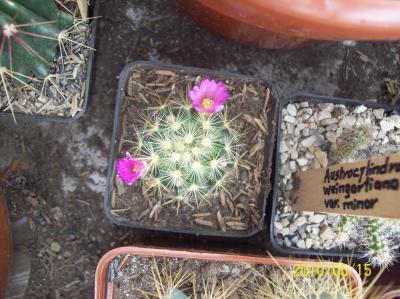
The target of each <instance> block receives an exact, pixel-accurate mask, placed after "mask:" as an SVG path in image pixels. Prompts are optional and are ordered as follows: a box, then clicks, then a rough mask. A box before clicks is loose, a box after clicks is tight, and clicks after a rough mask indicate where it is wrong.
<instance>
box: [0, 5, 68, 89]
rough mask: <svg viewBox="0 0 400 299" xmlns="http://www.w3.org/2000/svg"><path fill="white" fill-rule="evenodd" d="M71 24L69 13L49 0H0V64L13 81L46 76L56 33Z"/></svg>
mask: <svg viewBox="0 0 400 299" xmlns="http://www.w3.org/2000/svg"><path fill="white" fill-rule="evenodd" d="M72 24H73V16H72V15H70V14H67V13H64V12H62V11H60V10H59V9H58V8H57V6H56V5H55V3H54V1H53V0H29V1H26V0H3V1H0V26H2V40H1V47H0V66H1V67H2V68H5V69H8V70H10V71H11V73H13V75H14V76H17V77H16V78H17V81H22V82H25V81H27V79H28V77H30V76H32V75H36V76H39V77H46V76H47V75H49V73H50V63H51V62H52V61H53V60H54V59H55V57H56V53H57V46H58V38H59V34H60V33H61V32H62V30H64V29H65V28H67V27H69V26H71V25H72Z"/></svg>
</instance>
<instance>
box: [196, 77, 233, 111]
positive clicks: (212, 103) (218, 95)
mask: <svg viewBox="0 0 400 299" xmlns="http://www.w3.org/2000/svg"><path fill="white" fill-rule="evenodd" d="M189 97H190V99H191V100H192V106H193V108H194V109H196V110H197V111H199V112H204V113H208V114H214V113H217V112H220V111H221V110H222V109H223V107H224V103H225V101H226V100H227V99H228V98H229V92H228V90H227V89H226V87H225V84H224V83H222V82H215V81H214V80H208V79H204V80H201V82H200V86H194V87H193V89H192V90H191V91H189Z"/></svg>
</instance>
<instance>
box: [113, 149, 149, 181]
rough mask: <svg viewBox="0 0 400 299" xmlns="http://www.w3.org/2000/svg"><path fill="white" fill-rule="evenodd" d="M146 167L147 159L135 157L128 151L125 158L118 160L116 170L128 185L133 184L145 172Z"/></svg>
mask: <svg viewBox="0 0 400 299" xmlns="http://www.w3.org/2000/svg"><path fill="white" fill-rule="evenodd" d="M146 167H147V163H146V162H145V161H141V160H137V159H134V158H132V156H131V154H130V153H128V152H127V153H126V157H125V158H123V159H119V160H118V162H117V167H116V170H117V174H118V177H119V178H120V179H121V181H123V182H124V183H125V184H127V185H132V184H133V183H134V182H136V181H137V180H138V179H139V178H140V177H141V176H142V175H143V174H144V171H145V170H146Z"/></svg>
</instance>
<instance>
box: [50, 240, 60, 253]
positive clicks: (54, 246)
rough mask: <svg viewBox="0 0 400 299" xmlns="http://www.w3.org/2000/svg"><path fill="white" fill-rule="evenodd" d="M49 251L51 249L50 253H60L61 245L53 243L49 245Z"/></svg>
mask: <svg viewBox="0 0 400 299" xmlns="http://www.w3.org/2000/svg"><path fill="white" fill-rule="evenodd" d="M50 249H51V251H53V252H60V251H61V245H60V243H58V242H53V243H51V245H50Z"/></svg>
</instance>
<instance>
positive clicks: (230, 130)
mask: <svg viewBox="0 0 400 299" xmlns="http://www.w3.org/2000/svg"><path fill="white" fill-rule="evenodd" d="M206 77H208V78H212V79H214V80H217V81H220V82H224V84H225V86H226V88H227V90H229V94H230V100H229V101H228V102H227V103H226V104H225V107H226V109H225V110H224V111H223V112H221V113H220V114H219V115H215V116H213V118H211V120H212V122H213V123H215V124H213V125H212V127H213V129H212V130H215V128H217V127H219V128H222V129H223V128H224V126H226V127H227V128H226V129H224V130H223V131H222V132H223V134H224V135H218V136H220V137H213V136H211V134H212V133H209V132H210V129H207V130H204V129H201V124H200V122H196V121H195V119H196V118H197V117H198V115H199V114H198V113H197V112H195V111H194V110H193V111H192V112H190V113H191V114H190V115H193V116H191V119H192V121H191V123H190V126H191V128H193V125H194V124H196V123H197V124H198V125H199V129H198V131H197V132H200V133H195V135H196V136H197V137H196V138H195V140H194V141H191V142H190V143H189V144H186V145H185V143H184V141H181V140H182V137H180V136H179V135H182V134H183V133H185V132H187V131H186V130H188V127H187V125H186V127H185V125H182V128H181V129H179V130H178V131H177V133H176V134H174V133H173V132H172V131H170V133H171V135H168V136H166V135H165V133H164V135H162V134H161V133H157V132H155V133H154V135H151V134H149V130H151V128H149V126H151V125H150V124H152V123H153V122H154V121H155V119H157V121H158V122H160V123H161V124H160V127H162V128H164V129H162V128H161V129H158V130H159V131H162V130H165V128H166V125H165V124H166V123H165V122H167V123H168V122H169V120H168V118H174V119H175V118H176V119H178V118H179V119H180V121H182V122H183V123H184V124H185V120H184V117H183V116H182V115H183V114H181V112H182V110H179V111H181V112H178V110H177V109H183V112H182V113H186V115H187V113H189V112H188V111H187V110H185V109H184V108H182V107H183V105H186V104H187V103H188V101H190V100H189V99H188V98H187V96H186V94H187V93H188V90H191V89H192V87H193V86H194V85H199V82H200V80H202V79H204V78H206ZM123 82H125V84H126V92H125V96H124V97H123V98H122V100H121V118H120V120H119V122H120V129H119V130H118V131H119V135H118V136H117V137H116V138H117V139H116V152H115V156H114V157H113V159H114V161H113V163H114V164H113V165H115V164H116V160H117V159H121V158H123V157H124V156H125V154H126V153H127V152H129V153H131V154H132V155H133V156H134V157H137V158H142V159H149V155H150V154H149V151H152V150H153V149H150V148H149V147H147V148H146V146H145V145H143V146H142V145H140V146H139V145H138V144H139V143H140V144H142V143H143V144H144V143H146V142H148V141H149V140H152V142H153V143H154V140H157V138H166V137H167V138H171V140H172V143H173V144H179V143H181V147H180V148H178V147H176V148H175V149H173V151H170V150H168V149H165V150H162V151H157V150H155V152H156V153H158V155H159V156H160V157H161V159H164V160H161V161H160V162H159V163H158V164H157V165H162V164H163V163H165V162H166V161H168V160H165V159H171V157H169V158H166V157H168V156H165V155H164V154H165V153H166V152H167V153H168V152H169V151H170V152H171V153H173V154H175V155H183V152H189V153H190V156H189V159H190V160H189V163H194V162H193V161H200V162H201V163H202V164H203V166H202V167H207V165H208V164H209V163H210V161H211V159H213V158H215V154H214V153H213V152H211V151H210V150H209V149H208V148H207V147H203V145H202V142H203V141H202V140H199V139H198V137H199V136H201V135H200V134H204V135H203V137H207V138H208V136H210V137H213V138H212V139H211V140H212V141H211V142H212V144H213V145H212V146H213V147H214V151H216V150H215V147H217V146H220V145H218V142H225V141H224V138H225V139H226V138H230V139H226V140H230V141H229V142H228V143H227V144H228V146H229V147H231V151H230V152H229V153H225V156H221V157H218V159H224V161H225V163H227V164H228V162H229V161H230V162H229V163H230V165H228V166H225V167H223V168H222V169H221V170H222V172H223V174H218V175H220V177H219V178H218V179H216V178H214V179H213V178H209V181H208V182H207V185H206V187H205V188H207V189H206V191H203V192H207V194H208V195H206V196H205V197H204V198H199V195H198V194H197V198H195V195H193V194H189V195H185V196H184V197H185V200H179V199H178V197H177V194H178V192H179V190H177V189H179V188H180V192H183V191H182V190H184V188H183V187H178V188H175V187H168V185H167V183H166V182H165V180H167V179H168V172H171V171H172V169H171V170H168V171H167V172H166V171H165V166H164V167H159V166H157V165H156V167H155V168H154V169H152V168H150V169H151V170H150V171H149V172H148V173H147V174H146V175H145V176H144V177H143V178H142V179H141V180H140V183H139V182H137V183H135V184H133V185H132V186H127V185H125V184H123V183H122V181H121V180H120V179H119V178H118V176H117V174H116V173H115V172H114V173H113V180H112V182H111V183H110V186H109V187H110V195H109V196H110V197H109V200H110V208H109V209H110V214H111V216H112V217H114V218H115V219H117V220H118V221H121V222H128V223H131V224H133V225H139V226H140V225H143V224H147V225H150V226H153V227H156V228H157V227H159V228H161V229H167V230H168V229H169V230H176V231H189V232H191V233H193V234H198V233H200V234H206V235H207V234H211V235H213V234H215V233H216V231H217V232H220V233H221V234H222V235H224V233H225V235H235V236H246V235H250V234H255V233H256V232H257V231H259V230H261V229H262V228H263V223H264V221H263V220H264V217H263V210H264V207H265V200H266V198H265V196H264V195H265V194H268V193H269V191H270V190H271V184H270V175H271V172H272V168H271V160H272V154H273V151H274V142H270V140H271V139H273V138H274V136H275V127H276V126H275V120H274V117H275V108H276V99H275V98H274V97H273V95H271V94H270V90H269V89H268V88H267V87H266V86H265V84H263V83H262V82H260V81H255V80H248V79H245V78H242V77H241V78H234V77H233V78H232V77H231V76H229V75H221V74H212V73H204V74H203V73H201V72H199V71H195V70H192V71H191V70H181V69H162V68H161V69H160V68H157V67H156V68H154V67H153V66H150V65H147V66H145V65H141V66H136V67H133V68H131V69H130V73H129V74H128V77H127V78H126V81H125V79H124V81H123ZM123 84H124V83H123ZM168 99H169V100H168ZM167 100H168V101H169V102H167V105H168V106H167V107H168V108H163V110H162V111H165V110H166V109H171V111H172V114H169V115H168V114H167V116H165V115H164V114H163V112H161V109H160V106H161V105H162V104H163V103H164V102H165V101H167ZM160 101H161V102H160ZM149 109H150V110H149ZM156 109H159V112H156V111H157V110H156ZM189 111H191V110H189ZM154 113H158V114H156V115H157V116H154ZM192 113H193V114H192ZM152 115H153V116H152ZM225 119H226V120H227V122H224V120H225ZM143 120H146V121H143ZM186 123H187V122H186ZM217 123H219V125H218V124H217ZM146 126H147V130H146ZM143 130H145V131H143ZM192 130H193V129H192ZM201 130H203V131H201ZM142 131H143V134H141V133H140V132H142ZM190 132H192V131H190ZM212 132H215V131H212ZM156 134H160V135H156ZM214 134H215V133H214ZM217 134H220V133H218V132H217ZM139 136H140V137H139ZM152 136H153V137H152ZM163 136H164V137H163ZM203 137H201V138H203ZM139 138H140V142H139V140H138V139H139ZM218 138H219V139H220V140H217V139H218ZM236 139H237V140H236ZM266 140H268V142H266ZM155 143H157V142H155ZM220 144H223V143H220ZM174 146H175V145H171V147H172V148H173V147H174ZM182 147H183V149H182ZM195 149H197V150H199V151H200V152H205V153H207V152H208V153H209V154H206V155H205V156H203V157H202V156H199V154H197V155H195V154H193V155H192V154H191V151H193V150H195ZM188 150H189V151H188ZM245 153H247V155H246V156H245V157H243V158H241V157H242V156H243V155H244V154H245ZM219 154H221V153H219ZM167 155H168V154H167ZM212 155H214V157H213V156H212ZM162 157H164V158H162ZM207 159H208V160H207ZM198 163H199V162H198ZM236 164H237V165H236ZM148 165H149V167H150V165H151V161H150V160H149V161H148ZM235 165H236V166H235ZM179 167H182V168H179ZM113 169H114V167H113ZM163 169H164V170H163ZM176 169H180V170H182V171H183V173H184V174H183V177H184V179H183V180H186V182H184V183H182V185H184V184H192V183H193V184H203V181H204V177H203V179H202V180H203V181H202V180H201V179H199V180H196V179H194V180H193V178H192V179H188V178H187V177H186V178H185V176H187V175H188V173H185V172H186V171H187V169H188V168H187V166H186V165H180V166H178V168H176ZM208 171H211V170H208ZM206 180H207V179H206ZM217 180H221V181H222V182H223V183H222V184H223V187H217V186H216V185H215V183H216V182H217ZM154 181H156V182H157V181H159V182H160V184H162V185H161V187H160V185H157V183H156V184H155V183H154ZM157 186H158V188H157ZM202 187H203V186H202Z"/></svg>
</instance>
